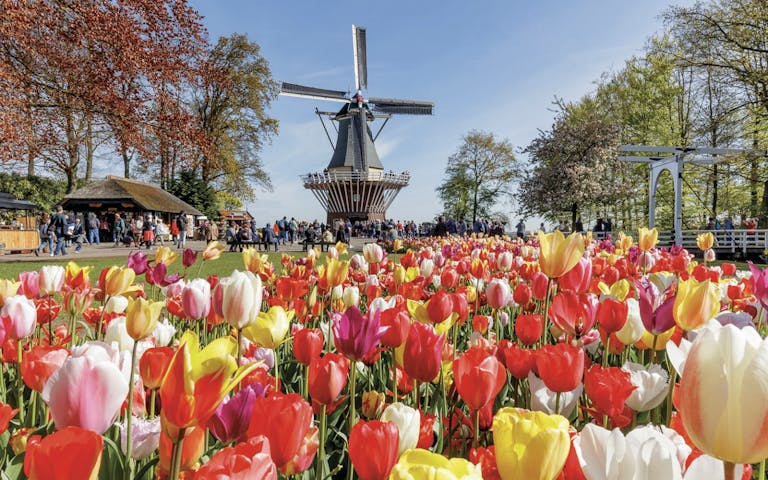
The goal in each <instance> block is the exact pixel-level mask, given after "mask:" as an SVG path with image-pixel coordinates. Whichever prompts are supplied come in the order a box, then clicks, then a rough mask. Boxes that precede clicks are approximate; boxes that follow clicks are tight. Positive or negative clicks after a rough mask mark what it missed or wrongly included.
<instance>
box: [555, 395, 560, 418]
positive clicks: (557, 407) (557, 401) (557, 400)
mask: <svg viewBox="0 0 768 480" xmlns="http://www.w3.org/2000/svg"><path fill="white" fill-rule="evenodd" d="M555 415H560V392H557V393H555Z"/></svg>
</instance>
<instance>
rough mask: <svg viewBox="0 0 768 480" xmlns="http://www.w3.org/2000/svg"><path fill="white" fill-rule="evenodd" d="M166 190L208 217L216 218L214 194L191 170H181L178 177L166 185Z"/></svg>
mask: <svg viewBox="0 0 768 480" xmlns="http://www.w3.org/2000/svg"><path fill="white" fill-rule="evenodd" d="M168 191H169V192H171V193H172V194H174V195H176V196H177V197H179V198H180V199H182V200H184V201H185V202H187V203H188V204H190V205H192V206H193V207H195V208H196V209H198V210H200V211H201V212H203V213H204V214H205V215H206V216H207V217H208V218H216V216H217V215H218V213H217V212H216V195H215V192H214V191H213V189H212V188H211V187H209V186H208V184H207V183H206V182H204V181H203V180H202V179H201V178H200V177H198V176H197V174H196V173H195V172H194V171H192V170H182V171H181V172H180V173H179V176H178V178H176V179H174V180H173V181H172V182H171V183H170V185H168Z"/></svg>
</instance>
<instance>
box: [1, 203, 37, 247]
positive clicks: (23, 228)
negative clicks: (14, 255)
mask: <svg viewBox="0 0 768 480" xmlns="http://www.w3.org/2000/svg"><path fill="white" fill-rule="evenodd" d="M36 210H40V207H39V206H37V205H36V204H34V203H32V202H28V201H26V200H18V199H17V198H16V197H14V196H13V195H11V194H10V193H2V192H0V211H2V212H7V213H8V215H5V216H6V218H7V219H10V221H5V222H3V223H4V224H2V225H0V253H6V252H23V251H31V250H34V249H35V248H37V246H38V245H39V244H40V238H39V236H38V233H37V221H36V219H35V218H30V213H33V212H35V211H36ZM21 212H23V215H22V216H20V215H19V213H21Z"/></svg>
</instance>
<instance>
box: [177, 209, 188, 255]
mask: <svg viewBox="0 0 768 480" xmlns="http://www.w3.org/2000/svg"><path fill="white" fill-rule="evenodd" d="M176 227H177V228H178V229H179V238H178V242H177V245H176V246H177V247H178V248H179V249H182V248H184V246H185V245H186V244H187V216H186V215H184V212H183V211H181V212H179V215H178V216H177V217H176Z"/></svg>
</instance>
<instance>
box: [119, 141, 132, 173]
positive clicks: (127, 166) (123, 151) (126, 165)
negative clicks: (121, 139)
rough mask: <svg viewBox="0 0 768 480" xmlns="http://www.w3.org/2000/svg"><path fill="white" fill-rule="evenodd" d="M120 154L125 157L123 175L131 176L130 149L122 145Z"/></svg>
mask: <svg viewBox="0 0 768 480" xmlns="http://www.w3.org/2000/svg"><path fill="white" fill-rule="evenodd" d="M120 155H121V156H122V157H123V176H124V177H125V178H131V156H130V155H128V149H127V148H126V147H125V146H121V147H120Z"/></svg>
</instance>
